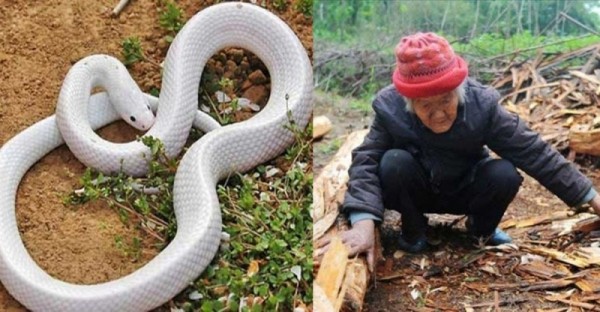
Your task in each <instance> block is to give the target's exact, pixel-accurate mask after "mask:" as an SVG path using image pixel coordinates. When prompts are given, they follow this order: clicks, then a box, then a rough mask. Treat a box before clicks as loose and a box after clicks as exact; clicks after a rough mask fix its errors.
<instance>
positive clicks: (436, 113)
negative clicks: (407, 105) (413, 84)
mask: <svg viewBox="0 0 600 312" xmlns="http://www.w3.org/2000/svg"><path fill="white" fill-rule="evenodd" d="M412 107H413V110H414V112H415V114H416V115H417V117H419V119H420V120H421V122H422V123H423V124H424V125H425V126H426V127H427V128H429V129H430V130H431V131H433V132H434V133H444V132H446V131H448V130H450V127H452V124H453V123H454V120H455V119H456V113H457V111H458V95H457V94H456V92H454V91H451V92H448V93H444V94H440V95H436V96H431V97H425V98H416V99H412Z"/></svg>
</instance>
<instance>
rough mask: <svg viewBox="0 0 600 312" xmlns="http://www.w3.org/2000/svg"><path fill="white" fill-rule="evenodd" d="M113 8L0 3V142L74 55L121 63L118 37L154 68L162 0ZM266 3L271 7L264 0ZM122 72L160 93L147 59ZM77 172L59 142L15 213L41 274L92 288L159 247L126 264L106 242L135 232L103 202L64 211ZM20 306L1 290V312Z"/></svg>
mask: <svg viewBox="0 0 600 312" xmlns="http://www.w3.org/2000/svg"><path fill="white" fill-rule="evenodd" d="M117 2H118V1H117V0H101V1H96V0H94V1H92V0H83V1H67V0H48V1H36V2H31V1H24V0H0V81H1V83H0V94H2V98H1V99H0V146H1V145H3V144H4V143H5V142H7V141H8V140H9V139H10V138H11V137H13V136H14V135H16V134H17V133H19V132H20V131H22V130H24V129H25V128H27V127H29V126H30V125H32V124H34V123H35V122H37V121H40V120H41V119H43V118H45V117H47V116H50V115H52V114H53V113H54V110H55V107H56V100H57V97H58V93H59V90H60V87H61V83H62V81H63V79H64V77H65V75H66V73H67V71H68V70H69V68H70V67H71V65H72V64H73V63H74V62H76V61H77V60H79V59H81V58H82V57H85V56H87V55H91V54H97V53H104V54H109V55H113V56H117V57H119V58H121V59H122V54H121V42H122V40H123V39H124V38H127V37H130V36H138V37H139V38H140V39H141V41H142V48H143V50H144V53H145V55H146V56H147V57H148V58H149V59H151V60H153V61H155V62H157V63H160V62H162V60H163V59H164V56H165V55H166V51H167V44H166V42H165V41H164V39H163V36H164V35H165V34H166V32H165V31H164V30H162V29H161V28H160V26H159V23H158V14H159V7H160V3H161V2H160V1H151V0H138V1H132V2H131V3H130V4H129V5H128V6H127V7H126V8H125V10H124V11H123V12H122V13H121V15H120V16H119V17H117V18H113V17H111V16H110V12H111V10H112V8H113V6H114V5H115V4H116V3H117ZM213 2H220V1H213V0H204V1H191V0H186V1H177V4H178V5H179V6H180V7H181V8H183V9H184V12H185V17H186V18H189V17H191V16H192V15H193V14H195V13H196V12H198V11H199V10H201V9H202V8H204V7H206V6H208V5H210V4H212V3H213ZM260 3H261V2H259V4H260ZM267 7H268V8H269V9H270V10H271V11H274V10H273V9H272V8H271V4H270V1H267ZM275 13H278V12H275ZM279 15H280V16H281V17H282V19H284V20H286V22H288V24H290V25H291V26H292V28H293V29H294V31H295V32H296V33H297V34H298V35H299V36H300V38H301V40H302V42H303V44H304V46H305V47H306V48H307V50H308V51H309V54H310V55H312V25H311V23H310V21H307V19H306V18H305V17H304V16H303V15H302V14H300V13H298V12H296V11H293V12H292V10H288V11H286V12H284V13H281V14H279ZM131 72H132V73H133V76H134V79H135V80H136V81H137V82H138V83H139V84H140V86H141V87H142V90H144V91H146V92H147V91H149V90H150V89H151V88H160V80H161V76H160V71H159V69H158V68H157V67H156V66H154V65H152V64H150V63H149V62H142V63H139V64H135V65H134V66H133V67H132V70H131ZM267 92H268V91H267ZM267 95H268V94H267ZM100 133H101V136H103V137H105V138H107V139H109V140H111V141H114V142H125V141H129V140H132V139H134V138H135V136H136V134H138V133H137V132H136V131H134V130H133V129H131V128H130V127H129V126H127V125H125V124H124V123H122V122H119V123H116V124H113V125H110V126H108V127H106V128H104V129H103V130H101V132H100ZM84 169H85V168H84V166H83V165H82V164H81V163H80V162H79V161H78V160H77V159H75V157H74V156H73V155H72V154H71V153H70V152H69V150H68V149H67V148H66V147H65V146H62V147H60V148H58V149H57V150H55V151H53V152H51V153H50V154H49V155H47V156H46V157H44V158H43V159H42V160H41V161H40V162H39V163H38V164H36V165H35V166H34V167H33V168H32V169H31V170H30V171H29V172H28V173H27V175H26V176H25V178H24V179H23V181H22V182H21V185H20V188H19V191H18V195H17V208H16V209H17V218H18V224H19V230H20V232H21V236H22V238H23V240H24V243H25V245H26V247H27V249H28V251H29V253H30V254H31V256H32V257H33V259H34V260H35V261H36V262H37V263H38V264H39V265H40V266H41V267H42V268H43V269H44V270H46V271H47V272H48V273H49V274H50V275H52V276H54V277H56V278H58V279H61V280H64V281H67V282H72V283H79V284H96V283H101V282H105V281H108V280H113V279H116V278H119V277H121V276H124V275H126V274H128V273H130V272H132V271H134V270H135V269H137V268H139V267H140V266H142V265H144V263H146V262H148V261H149V260H150V259H152V257H154V256H155V255H156V254H157V252H158V251H157V250H156V249H153V248H150V247H146V248H144V249H143V251H142V257H141V259H140V260H139V261H133V260H132V259H131V258H130V257H127V256H126V255H125V254H124V253H123V252H122V251H121V250H119V249H118V248H117V247H116V244H115V237H117V236H122V237H124V238H127V237H133V236H138V237H144V236H143V233H141V232H139V231H138V230H136V229H135V228H133V227H130V228H128V227H127V226H125V225H124V224H123V223H122V222H121V221H120V220H119V217H118V215H117V213H115V212H114V211H113V210H112V209H110V208H109V207H108V206H107V205H106V204H104V203H103V202H96V203H93V204H87V205H83V206H80V207H77V208H73V207H66V206H64V205H63V203H62V199H63V197H64V196H65V195H66V194H68V193H69V192H71V191H72V190H73V189H74V188H78V187H79V178H80V177H81V175H82V173H83V172H84ZM0 243H1V241H0ZM146 245H147V244H146ZM25 310H26V309H24V308H23V307H22V306H21V305H20V304H19V303H18V302H16V301H15V300H14V299H12V298H11V296H10V295H9V294H8V293H7V292H6V290H5V289H4V288H3V286H2V285H1V284H0V311H11V312H13V311H25Z"/></svg>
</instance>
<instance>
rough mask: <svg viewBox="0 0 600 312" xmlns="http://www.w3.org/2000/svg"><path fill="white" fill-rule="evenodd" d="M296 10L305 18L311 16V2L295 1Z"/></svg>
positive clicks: (308, 0) (305, 0) (310, 0)
mask: <svg viewBox="0 0 600 312" xmlns="http://www.w3.org/2000/svg"><path fill="white" fill-rule="evenodd" d="M295 7H296V10H297V11H299V12H302V14H304V15H306V16H312V10H313V0H296V5H295Z"/></svg>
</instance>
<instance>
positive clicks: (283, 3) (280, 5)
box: [273, 0, 288, 11]
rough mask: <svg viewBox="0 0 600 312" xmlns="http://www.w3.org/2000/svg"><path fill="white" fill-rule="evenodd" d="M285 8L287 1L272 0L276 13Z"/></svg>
mask: <svg viewBox="0 0 600 312" xmlns="http://www.w3.org/2000/svg"><path fill="white" fill-rule="evenodd" d="M287 6H288V3H287V0H273V7H274V8H275V9H277V10H278V11H285V10H286V9H287Z"/></svg>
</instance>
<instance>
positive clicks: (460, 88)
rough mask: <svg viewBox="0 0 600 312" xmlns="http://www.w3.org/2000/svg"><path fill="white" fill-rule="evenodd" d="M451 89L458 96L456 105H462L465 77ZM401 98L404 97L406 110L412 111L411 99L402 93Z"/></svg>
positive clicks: (465, 84)
mask: <svg viewBox="0 0 600 312" xmlns="http://www.w3.org/2000/svg"><path fill="white" fill-rule="evenodd" d="M452 91H453V92H456V95H457V96H458V105H464V103H465V101H466V94H467V79H466V78H465V80H463V82H462V83H461V84H460V85H459V86H458V87H456V89H454V90H452ZM402 98H403V99H404V103H406V110H407V111H409V112H411V113H414V110H413V107H412V102H413V100H412V99H409V98H407V97H405V96H404V95H402Z"/></svg>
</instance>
